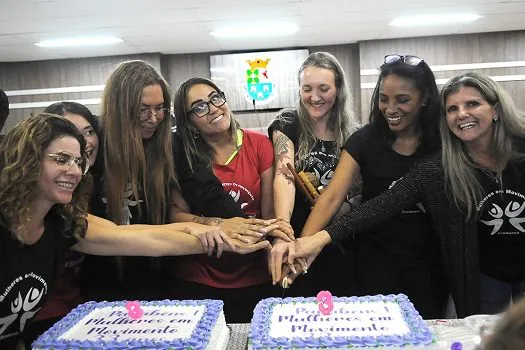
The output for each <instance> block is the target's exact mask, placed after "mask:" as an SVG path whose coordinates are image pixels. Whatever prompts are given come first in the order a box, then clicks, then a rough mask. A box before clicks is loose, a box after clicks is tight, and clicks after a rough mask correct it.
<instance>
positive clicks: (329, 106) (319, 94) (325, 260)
mask: <svg viewBox="0 0 525 350" xmlns="http://www.w3.org/2000/svg"><path fill="white" fill-rule="evenodd" d="M298 78H299V89H300V90H299V97H300V98H299V100H298V102H297V107H296V109H294V110H285V111H283V112H282V113H281V115H280V116H279V117H277V119H276V120H275V121H274V122H273V123H272V124H271V125H270V127H269V128H268V135H269V136H270V138H271V139H272V141H273V147H274V150H275V169H276V172H275V177H274V183H273V189H274V194H275V195H274V196H275V198H274V205H275V213H276V216H277V217H279V218H283V219H284V220H286V221H289V222H290V223H291V225H292V227H293V229H294V232H296V233H297V234H298V233H301V231H303V226H304V223H305V222H306V219H307V217H308V214H309V213H310V203H308V201H307V200H306V198H305V197H304V195H303V194H302V193H301V192H299V191H296V188H295V185H294V178H293V176H292V174H291V173H290V171H289V170H288V168H287V164H290V165H291V166H292V167H294V168H295V169H296V170H297V172H299V171H305V172H310V173H313V174H315V176H316V178H317V179H318V180H319V182H320V184H321V185H323V186H326V185H327V184H328V182H329V181H330V179H331V178H332V176H333V172H334V170H335V167H336V165H337V162H338V161H339V156H340V148H341V146H342V145H343V143H344V142H345V140H346V139H348V137H349V136H350V135H351V134H352V132H353V131H355V130H356V129H357V126H358V124H357V123H356V122H355V120H354V115H353V107H352V96H351V95H350V91H349V86H348V82H347V81H346V77H345V73H344V71H343V68H342V67H341V65H340V64H339V62H338V61H337V59H336V58H335V57H334V56H332V55H331V54H329V53H326V52H315V53H313V54H311V55H310V56H308V58H307V59H306V60H305V61H304V62H303V64H302V65H301V67H300V68H299V74H298ZM351 192H353V193H352V194H351V195H350V197H352V196H353V195H355V194H356V192H358V191H356V188H354V189H353V190H352V191H351ZM347 193H348V192H347ZM347 193H345V195H346V194H347ZM339 207H340V206H339ZM339 207H338V208H337V209H339ZM278 243H281V242H279V241H275V242H274V248H273V249H272V256H274V257H275V256H278V255H279V252H280V247H279V244H278ZM324 255H326V256H323V257H321V258H320V260H322V261H320V262H319V264H317V265H316V266H314V269H313V270H310V271H309V278H308V279H305V280H301V281H299V284H296V285H295V286H294V290H293V292H294V294H295V295H300V296H311V295H315V294H317V292H318V291H319V290H320V289H329V290H330V291H331V292H332V293H334V295H353V294H354V293H353V278H352V276H351V273H349V274H348V275H347V276H345V278H340V276H338V277H337V278H334V276H333V274H330V273H327V271H331V269H328V268H327V267H326V266H328V265H327V264H344V265H352V264H353V263H350V261H352V262H353V253H352V251H350V250H346V255H345V252H344V251H343V249H342V248H340V247H333V248H332V249H330V250H329V251H327V252H326V253H325V254H324ZM347 277H348V278H347ZM275 282H276V281H274V283H275Z"/></svg>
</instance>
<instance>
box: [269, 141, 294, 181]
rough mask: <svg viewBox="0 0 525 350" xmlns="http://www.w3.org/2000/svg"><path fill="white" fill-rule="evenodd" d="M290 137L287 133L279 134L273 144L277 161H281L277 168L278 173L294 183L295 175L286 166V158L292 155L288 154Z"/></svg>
mask: <svg viewBox="0 0 525 350" xmlns="http://www.w3.org/2000/svg"><path fill="white" fill-rule="evenodd" d="M288 140H289V138H288V137H286V136H285V135H279V136H277V139H276V140H275V142H274V144H273V149H274V154H275V162H276V164H277V163H281V166H280V167H279V168H277V175H281V176H283V177H284V178H285V179H286V180H287V181H288V184H293V181H294V179H293V175H292V174H291V173H290V170H288V168H287V167H286V164H284V161H285V160H286V159H290V155H289V154H288V146H287V144H286V143H287V142H288Z"/></svg>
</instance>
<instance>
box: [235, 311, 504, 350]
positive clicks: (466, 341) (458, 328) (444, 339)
mask: <svg viewBox="0 0 525 350" xmlns="http://www.w3.org/2000/svg"><path fill="white" fill-rule="evenodd" d="M494 320H495V316H487V315H474V316H469V317H467V318H465V319H447V320H428V321H426V322H427V324H428V326H429V327H430V329H431V330H432V331H433V332H434V334H435V335H436V342H435V343H433V344H431V345H428V346H424V347H422V346H420V347H404V348H403V349H406V350H409V349H411V350H412V349H424V350H438V349H439V350H444V349H447V350H450V347H451V345H452V344H453V343H454V342H461V344H462V350H474V349H475V348H476V345H477V342H478V341H479V328H480V326H481V325H482V324H491V323H493V322H494ZM228 326H229V327H230V341H229V343H228V350H246V349H247V344H248V335H249V333H250V324H248V323H244V324H230V325H228ZM374 349H377V348H374ZM387 349H393V348H392V347H390V348H387Z"/></svg>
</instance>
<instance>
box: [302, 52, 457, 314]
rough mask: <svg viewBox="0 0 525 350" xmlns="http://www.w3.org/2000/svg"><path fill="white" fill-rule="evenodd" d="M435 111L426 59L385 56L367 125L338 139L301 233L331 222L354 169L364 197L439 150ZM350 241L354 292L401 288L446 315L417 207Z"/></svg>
mask: <svg viewBox="0 0 525 350" xmlns="http://www.w3.org/2000/svg"><path fill="white" fill-rule="evenodd" d="M440 117H441V105H440V101H439V92H438V88H437V86H436V82H435V78H434V74H433V73H432V71H431V70H430V68H429V67H428V65H427V64H426V63H425V62H424V61H423V60H422V59H420V58H418V57H415V56H400V55H388V56H386V57H385V61H384V64H383V65H382V66H381V67H380V68H379V78H378V81H377V84H376V87H375V89H374V93H373V95H372V100H371V106H370V119H369V120H370V123H369V124H367V125H366V126H364V127H363V128H361V129H360V130H358V131H357V132H355V133H354V134H353V135H351V136H350V138H349V139H348V140H347V141H346V143H345V144H344V145H343V148H342V151H341V157H340V160H339V164H338V166H337V169H336V171H335V174H334V176H333V178H332V181H331V184H330V186H328V188H327V189H326V191H325V192H323V194H322V195H321V197H320V198H319V199H318V200H317V202H316V204H315V207H314V209H313V210H312V213H311V214H310V216H309V217H308V220H307V222H306V224H305V227H304V229H303V233H308V234H309V235H311V234H314V233H316V232H317V231H319V230H321V229H322V228H323V227H325V226H326V225H327V224H328V223H329V222H330V219H331V218H332V217H333V215H334V214H335V213H336V212H337V209H338V207H339V206H340V204H341V203H342V202H343V201H344V199H345V196H344V194H345V193H347V192H348V189H349V188H350V187H351V186H352V184H353V183H354V181H355V180H354V179H355V178H356V177H357V175H358V174H359V173H360V174H361V176H362V180H363V198H362V199H363V200H364V201H366V200H369V199H371V198H374V197H376V196H377V195H379V194H380V193H381V192H383V191H385V190H387V189H388V188H389V187H390V186H392V184H394V183H395V182H396V181H398V180H399V179H400V178H402V177H403V176H404V175H405V174H406V173H407V172H408V170H409V169H410V168H411V166H412V165H413V164H414V163H416V162H418V161H420V160H421V159H423V158H424V157H425V156H427V155H428V154H431V153H433V152H436V151H437V150H438V149H439V146H440V142H439V120H440ZM384 232H389V233H390V234H389V235H385V234H384ZM352 246H353V247H354V248H355V254H356V261H355V274H356V286H357V290H358V294H359V295H375V294H390V293H404V294H406V295H408V297H409V298H410V300H411V301H412V302H413V303H414V305H415V306H416V308H417V310H418V311H419V312H420V313H421V314H422V315H423V317H424V318H427V319H434V318H440V317H443V316H444V312H445V305H446V301H447V298H448V292H447V288H446V281H445V279H444V275H443V272H442V267H441V263H440V261H441V259H440V255H439V244H438V241H437V236H436V235H435V233H434V230H433V228H432V224H431V221H430V218H429V217H428V216H427V215H426V213H425V209H424V208H423V207H422V206H421V205H412V206H409V207H406V208H403V210H402V211H401V212H400V213H399V214H398V215H397V216H395V217H392V218H391V219H390V220H387V221H384V222H382V223H379V224H378V225H375V226H374V227H372V228H370V229H369V230H368V231H367V234H366V235H360V236H357V237H355V239H354V241H353V242H352Z"/></svg>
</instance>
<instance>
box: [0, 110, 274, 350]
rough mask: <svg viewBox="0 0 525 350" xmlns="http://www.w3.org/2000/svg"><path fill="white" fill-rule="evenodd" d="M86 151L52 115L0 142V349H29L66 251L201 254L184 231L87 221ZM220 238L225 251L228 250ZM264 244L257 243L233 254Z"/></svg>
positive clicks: (178, 227) (69, 126) (72, 128)
mask: <svg viewBox="0 0 525 350" xmlns="http://www.w3.org/2000/svg"><path fill="white" fill-rule="evenodd" d="M85 146H86V144H85V140H84V137H83V136H82V135H81V134H80V132H79V131H78V130H77V128H76V127H75V125H73V124H72V123H71V122H69V121H68V120H66V119H64V118H61V117H58V116H56V115H52V114H43V115H38V116H36V117H30V118H28V119H25V120H23V121H22V122H20V123H19V124H18V125H17V126H15V128H13V129H12V130H11V131H10V132H9V133H8V134H7V135H6V137H5V138H4V140H3V141H2V142H1V143H0V291H1V294H0V348H2V349H20V348H23V347H21V344H17V343H19V342H22V343H25V346H26V347H27V348H29V347H30V344H31V342H30V341H31V338H30V337H28V336H27V334H26V332H27V331H28V329H29V331H30V332H29V333H30V334H33V335H34V333H32V332H31V326H30V323H31V321H32V320H33V318H34V317H35V314H36V313H37V312H38V311H39V310H40V308H41V306H42V304H43V303H44V302H45V301H46V299H47V298H48V297H49V295H50V293H51V292H52V291H53V290H54V282H55V280H56V269H57V267H58V266H60V265H62V264H63V263H64V256H65V254H66V252H67V251H68V249H70V248H71V249H73V250H76V251H79V252H82V253H86V254H101V255H148V256H161V255H180V254H202V253H204V252H205V249H204V248H203V246H202V244H201V243H200V240H199V239H198V238H196V237H194V236H193V235H191V234H188V233H189V229H187V225H181V224H169V225H156V226H151V225H130V226H117V225H115V224H114V223H112V222H110V221H107V220H104V219H101V218H97V217H95V216H92V215H88V214H87V213H86V210H87V206H88V200H89V195H90V182H91V181H90V180H91V175H90V174H88V173H87V172H88V168H89V162H88V160H87V158H88V157H87V153H86V151H85ZM83 174H87V175H85V176H83ZM194 225H197V224H194ZM201 226H202V230H203V231H206V232H215V233H218V231H219V229H217V228H210V227H208V226H204V225H201ZM224 239H225V240H226V241H228V244H229V245H228V244H227V249H230V245H231V246H232V247H235V245H233V243H232V242H231V241H229V238H228V237H226V236H224ZM268 246H269V244H268V242H261V243H258V244H256V245H254V246H253V247H251V248H249V249H244V248H243V249H241V250H240V251H239V252H242V253H248V252H251V251H253V250H255V249H259V248H264V247H268Z"/></svg>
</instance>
